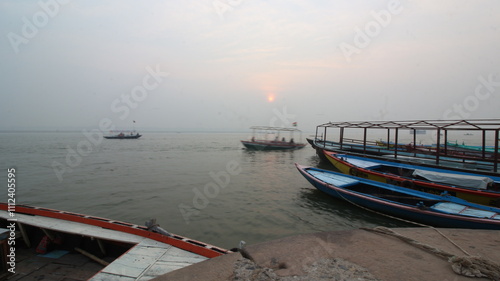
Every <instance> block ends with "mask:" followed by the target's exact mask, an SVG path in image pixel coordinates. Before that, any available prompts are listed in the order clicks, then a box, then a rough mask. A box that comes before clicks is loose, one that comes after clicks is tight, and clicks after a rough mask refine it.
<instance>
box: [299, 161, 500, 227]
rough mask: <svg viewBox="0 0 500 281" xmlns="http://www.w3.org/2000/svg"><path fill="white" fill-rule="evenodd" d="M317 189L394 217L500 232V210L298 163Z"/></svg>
mask: <svg viewBox="0 0 500 281" xmlns="http://www.w3.org/2000/svg"><path fill="white" fill-rule="evenodd" d="M295 165H296V167H297V169H298V170H299V172H300V173H301V174H302V175H303V176H304V177H305V178H306V179H307V180H308V181H309V182H310V183H311V184H312V185H313V186H314V187H316V188H317V189H319V190H321V191H323V192H325V193H327V194H329V195H331V196H333V197H336V198H338V199H342V200H346V201H348V202H351V203H354V204H357V205H360V206H363V207H365V208H368V209H372V210H375V211H378V212H382V213H386V214H389V215H391V216H395V217H399V218H403V219H407V220H411V221H414V222H419V223H423V224H427V225H432V226H437V227H452V228H475V229H496V230H499V229H500V209H498V208H494V207H488V206H484V205H479V204H473V203H470V202H467V201H465V200H462V199H460V198H457V197H453V196H449V195H446V196H442V195H435V194H430V193H425V192H421V191H417V190H413V189H408V188H404V187H400V186H396V185H391V184H386V183H380V182H376V181H371V180H367V179H362V178H358V177H354V176H349V175H344V174H341V173H336V172H332V171H327V170H322V169H318V168H313V167H304V166H301V165H298V164H295Z"/></svg>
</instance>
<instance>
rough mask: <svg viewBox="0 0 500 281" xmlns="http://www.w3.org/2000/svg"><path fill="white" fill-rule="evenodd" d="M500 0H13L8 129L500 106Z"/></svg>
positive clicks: (465, 114) (328, 117)
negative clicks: (499, 96) (499, 14)
mask: <svg viewBox="0 0 500 281" xmlns="http://www.w3.org/2000/svg"><path fill="white" fill-rule="evenodd" d="M499 10H500V2H499V1H495V0H480V1H472V0H470V1H462V0H453V1H452V0H443V1H430V0H422V1H408V0H405V1H396V0H389V1H388V0H384V1H374V0H370V1H368V0H351V1H326V0H314V1H306V0H286V1H284V0H275V1H269V0H252V1H250V0H215V1H214V0H192V1H191V0H185V1H155V0H151V1H131V0H107V1H103V0H99V1H97V0H85V1H80V0H72V1H71V0H37V1H31V0H23V1H17V0H1V2H0V34H1V36H2V39H1V40H0V97H1V100H0V130H33V129H35V130H82V129H90V128H97V129H101V130H107V129H108V128H109V127H110V126H112V127H113V128H117V129H130V128H131V127H132V126H133V127H134V128H135V129H138V130H165V131H245V130H247V129H248V128H249V127H250V126H254V125H260V126H285V127H289V126H291V125H292V123H293V122H297V124H298V128H299V129H302V130H306V131H314V129H315V127H316V126H317V125H319V124H323V123H326V122H329V121H364V120H367V121H370V120H396V121H397V120H420V119H432V120H436V119H454V120H456V119H479V118H498V117H499V116H498V109H499V108H500V99H499V98H498V97H495V96H496V95H500V51H499V50H500V17H499V16H498V11H499ZM134 121H135V123H134Z"/></svg>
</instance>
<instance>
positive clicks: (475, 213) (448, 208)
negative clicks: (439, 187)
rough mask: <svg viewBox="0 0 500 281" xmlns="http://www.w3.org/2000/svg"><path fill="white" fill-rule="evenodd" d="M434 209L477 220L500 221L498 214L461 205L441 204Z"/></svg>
mask: <svg viewBox="0 0 500 281" xmlns="http://www.w3.org/2000/svg"><path fill="white" fill-rule="evenodd" d="M432 209H435V210H437V211H441V212H443V213H448V214H461V215H465V216H470V217H476V218H490V219H495V220H500V216H499V215H498V213H495V212H492V211H486V210H479V209H475V208H470V207H467V206H464V205H461V204H457V203H452V202H439V203H437V204H435V205H434V206H432Z"/></svg>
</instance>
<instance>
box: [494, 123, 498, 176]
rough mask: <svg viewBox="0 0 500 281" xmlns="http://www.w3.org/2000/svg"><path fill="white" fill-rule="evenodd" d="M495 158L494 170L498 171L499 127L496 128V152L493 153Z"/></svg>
mask: <svg viewBox="0 0 500 281" xmlns="http://www.w3.org/2000/svg"><path fill="white" fill-rule="evenodd" d="M493 155H494V156H495V159H494V161H495V162H493V171H494V172H495V173H496V172H498V129H496V130H495V153H494V154H493Z"/></svg>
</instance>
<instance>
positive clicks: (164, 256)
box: [90, 239, 207, 281]
mask: <svg viewBox="0 0 500 281" xmlns="http://www.w3.org/2000/svg"><path fill="white" fill-rule="evenodd" d="M206 259H207V258H206V257H203V256H200V255H197V254H194V253H190V252H188V251H184V250H182V249H179V248H176V247H173V246H171V245H167V244H164V243H159V242H156V241H153V240H151V239H145V240H144V241H142V242H141V243H139V244H138V245H136V246H134V247H133V248H132V249H130V250H129V251H128V252H127V253H126V254H124V255H122V256H121V257H119V258H117V259H116V260H114V261H113V262H112V263H111V264H110V265H108V266H106V267H105V268H104V269H103V270H102V271H101V272H99V273H98V274H97V275H95V276H94V277H93V278H91V279H90V280H91V281H98V280H125V281H126V280H140V281H142V280H150V279H153V278H155V277H158V276H160V275H163V274H166V273H169V272H170V271H174V270H176V269H179V268H183V267H186V266H188V265H192V264H195V263H198V262H201V261H204V260H206Z"/></svg>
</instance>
